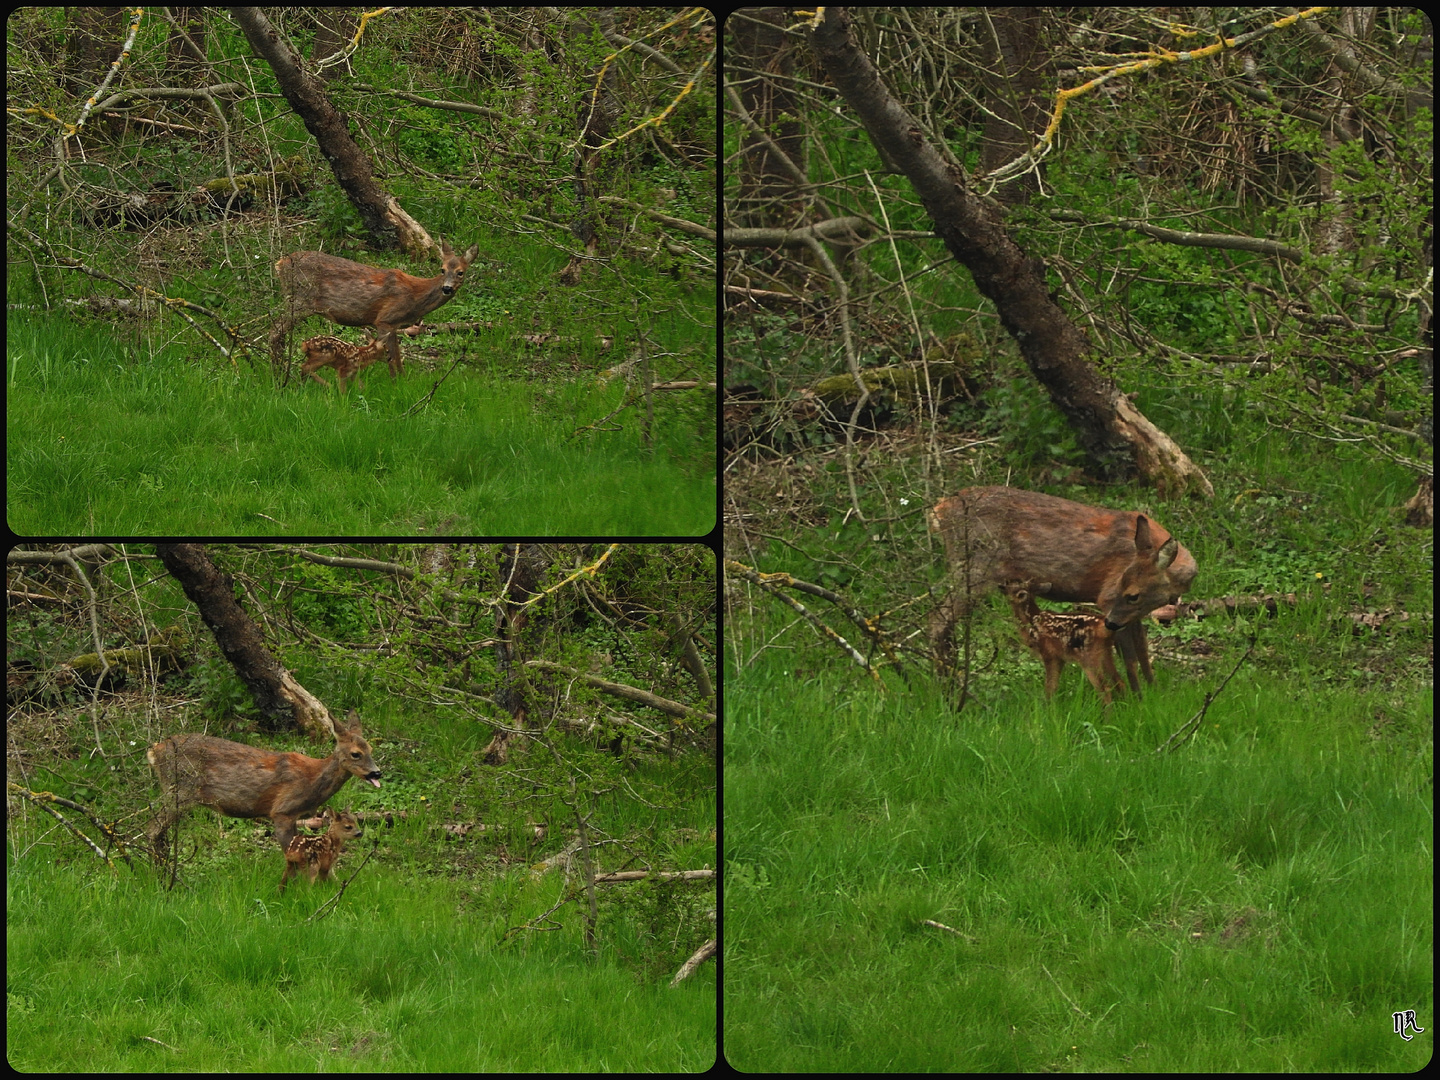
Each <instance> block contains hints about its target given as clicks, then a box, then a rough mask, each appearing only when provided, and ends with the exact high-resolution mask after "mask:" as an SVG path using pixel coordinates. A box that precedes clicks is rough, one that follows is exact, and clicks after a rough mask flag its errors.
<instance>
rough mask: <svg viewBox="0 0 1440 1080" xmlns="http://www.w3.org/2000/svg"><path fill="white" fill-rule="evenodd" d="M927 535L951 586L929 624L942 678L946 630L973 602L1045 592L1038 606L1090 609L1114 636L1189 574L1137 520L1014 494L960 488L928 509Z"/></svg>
mask: <svg viewBox="0 0 1440 1080" xmlns="http://www.w3.org/2000/svg"><path fill="white" fill-rule="evenodd" d="M930 527H931V528H932V529H933V530H935V531H936V532H938V533H940V535H941V537H942V538H943V539H944V541H945V555H946V561H947V562H948V564H949V566H950V568H951V578H952V585H953V588H952V592H951V595H950V596H949V597H948V598H947V599H946V600H945V601H944V602H943V603H942V604H941V605H940V606H939V607H938V608H937V609H936V610H935V611H934V612H932V613H931V618H930V643H931V648H932V650H933V653H934V656H935V658H936V662H937V664H938V665H939V666H940V667H941V668H942V669H948V668H949V667H950V666H951V664H952V662H953V653H954V644H953V636H954V631H955V626H956V624H957V623H958V622H959V621H960V619H962V618H963V617H964V616H965V614H966V613H967V611H968V610H969V605H970V603H971V602H972V601H973V599H974V597H976V596H978V595H981V594H983V593H984V592H987V591H989V590H990V589H993V588H996V587H997V586H1000V585H1001V584H1003V583H1004V582H1006V581H1026V580H1028V581H1032V582H1048V583H1049V589H1048V591H1046V592H1045V596H1046V598H1047V599H1051V600H1057V601H1061V602H1063V603H1076V604H1080V603H1088V604H1096V605H1098V606H1099V608H1100V611H1101V613H1102V614H1103V617H1104V622H1105V625H1106V626H1107V627H1108V628H1109V630H1110V631H1112V632H1114V631H1117V630H1119V629H1120V628H1121V627H1123V626H1128V625H1129V624H1131V623H1134V622H1137V621H1138V620H1140V619H1141V618H1143V617H1144V616H1145V615H1146V614H1148V613H1149V612H1151V611H1153V610H1154V609H1155V608H1158V607H1161V606H1162V605H1164V604H1168V603H1172V602H1173V601H1174V600H1175V599H1177V598H1178V597H1179V596H1180V594H1181V593H1183V592H1184V591H1185V590H1186V589H1188V588H1189V587H1190V583H1191V582H1192V581H1193V580H1194V578H1195V574H1196V572H1197V569H1198V568H1197V567H1196V564H1195V558H1194V556H1192V555H1191V554H1190V552H1189V551H1187V550H1186V549H1185V548H1184V547H1182V546H1181V545H1180V543H1179V542H1178V541H1177V540H1176V539H1175V538H1174V537H1173V536H1171V535H1170V534H1169V533H1168V532H1167V531H1166V530H1165V529H1164V528H1163V527H1162V526H1161V525H1160V524H1159V523H1158V522H1155V521H1152V520H1150V519H1149V518H1147V517H1146V516H1145V515H1144V514H1139V513H1136V512H1134V511H1130V510H1108V509H1104V508H1102V507H1094V506H1085V505H1084V504H1082V503H1076V502H1071V501H1070V500H1068V499H1057V498H1055V497H1054V496H1052V495H1042V494H1040V493H1039V492H1034V491H1021V490H1019V489H1018V488H1008V487H976V488H966V489H965V490H964V491H961V492H960V493H959V494H958V495H954V496H951V497H950V498H947V499H942V500H941V501H940V502H939V503H937V504H936V505H935V507H934V508H933V509H932V510H931V511H930ZM1146 663H1147V665H1148V657H1147V660H1146Z"/></svg>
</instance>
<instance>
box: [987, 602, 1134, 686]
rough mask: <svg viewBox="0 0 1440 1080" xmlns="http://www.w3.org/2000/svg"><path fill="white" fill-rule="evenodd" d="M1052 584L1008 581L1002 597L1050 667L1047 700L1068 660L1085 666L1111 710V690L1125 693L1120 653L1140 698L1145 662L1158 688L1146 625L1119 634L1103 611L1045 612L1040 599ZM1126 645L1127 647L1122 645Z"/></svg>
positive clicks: (1023, 634)
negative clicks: (1139, 672)
mask: <svg viewBox="0 0 1440 1080" xmlns="http://www.w3.org/2000/svg"><path fill="white" fill-rule="evenodd" d="M1048 585H1049V583H1045V584H1040V585H1037V584H1036V583H1035V582H1032V581H1007V582H1005V583H1004V584H1003V585H1001V586H1000V591H1001V592H1002V593H1003V594H1004V595H1005V599H1006V600H1008V601H1009V603H1010V610H1011V611H1012V612H1014V614H1015V620H1016V622H1018V623H1019V624H1020V637H1021V639H1022V640H1023V641H1024V642H1025V646H1026V647H1027V648H1028V649H1029V650H1030V651H1031V652H1032V653H1034V654H1035V656H1037V657H1038V658H1039V659H1040V661H1041V663H1043V664H1044V665H1045V696H1046V697H1047V698H1048V697H1054V696H1055V691H1056V689H1057V688H1058V687H1059V685H1060V672H1061V671H1062V670H1063V669H1064V667H1065V662H1066V661H1067V660H1068V661H1069V662H1071V663H1073V664H1079V665H1080V669H1081V670H1082V671H1084V672H1085V677H1086V678H1087V679H1089V680H1090V685H1091V686H1093V687H1095V692H1096V693H1097V694H1099V695H1100V700H1101V701H1103V702H1104V703H1105V704H1106V705H1109V704H1110V695H1111V689H1112V688H1113V689H1114V690H1118V691H1120V692H1121V693H1123V692H1124V686H1123V685H1122V684H1121V682H1120V674H1119V672H1118V671H1117V670H1116V668H1115V657H1114V652H1115V651H1118V652H1119V653H1120V655H1121V656H1122V657H1123V658H1124V660H1125V676H1126V678H1127V679H1128V680H1129V683H1130V689H1131V690H1133V691H1134V692H1135V693H1136V694H1137V695H1138V694H1139V693H1140V683H1139V680H1137V679H1136V677H1135V666H1136V664H1137V663H1140V662H1142V657H1143V665H1144V672H1145V678H1146V680H1147V681H1149V682H1154V681H1155V680H1154V676H1153V675H1152V674H1151V671H1150V652H1149V641H1148V639H1147V638H1146V636H1145V624H1144V623H1141V622H1133V623H1128V624H1127V625H1125V626H1123V627H1121V628H1120V629H1119V630H1111V629H1110V628H1109V627H1108V626H1106V625H1105V617H1104V616H1103V615H1101V614H1100V612H1099V610H1098V609H1097V610H1094V611H1068V612H1057V611H1042V610H1041V609H1040V606H1039V605H1038V604H1037V603H1035V596H1036V594H1037V593H1039V594H1043V593H1045V592H1046V591H1047V590H1048ZM1122 639H1123V642H1122Z"/></svg>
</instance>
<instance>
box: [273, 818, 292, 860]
mask: <svg viewBox="0 0 1440 1080" xmlns="http://www.w3.org/2000/svg"><path fill="white" fill-rule="evenodd" d="M270 820H271V821H272V822H274V824H275V839H276V840H277V841H278V842H279V844H280V850H281V851H284V850H285V849H286V848H288V847H289V846H290V841H291V840H293V839H295V815H294V814H276V815H274V816H273V817H272V818H271V819H270Z"/></svg>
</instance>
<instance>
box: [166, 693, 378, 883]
mask: <svg viewBox="0 0 1440 1080" xmlns="http://www.w3.org/2000/svg"><path fill="white" fill-rule="evenodd" d="M145 759H146V760H147V761H149V762H150V765H151V767H152V768H154V770H155V775H156V776H158V777H159V778H160V791H161V797H160V809H159V811H158V812H157V813H156V815H155V820H154V821H153V822H152V823H151V825H150V842H151V844H152V846H153V847H154V849H155V853H156V855H159V856H163V855H164V850H165V848H164V838H165V833H166V832H167V831H168V830H169V828H170V826H171V825H173V824H174V823H175V822H176V820H178V819H179V817H180V815H181V814H183V813H185V811H187V810H189V809H190V808H191V807H192V806H208V807H210V809H212V810H214V811H216V812H217V813H221V814H227V815H229V816H230V817H240V818H257V817H263V818H269V819H270V820H271V822H273V823H274V825H275V839H276V841H277V842H278V843H279V844H280V849H281V850H282V851H283V850H285V849H286V848H287V847H289V845H290V841H291V840H292V839H293V838H294V836H295V819H296V818H299V817H304V816H305V815H306V814H308V813H310V812H311V811H313V810H314V809H316V808H317V807H318V806H320V804H321V803H323V802H325V801H326V800H327V799H329V798H330V796H332V795H334V794H335V793H336V792H337V791H339V790H340V787H341V785H343V784H344V783H345V781H346V780H348V779H350V777H352V776H358V777H359V778H360V779H362V780H366V781H368V782H369V783H371V784H374V785H375V786H376V787H377V788H378V787H379V786H380V775H381V774H380V770H379V769H377V768H376V767H375V760H374V759H373V758H372V757H371V756H370V744H369V743H367V742H366V741H365V739H364V737H363V736H361V734H360V717H359V716H358V715H357V714H356V712H355V710H354V709H351V710H350V714H349V716H347V717H346V718H345V722H344V723H340V722H338V721H337V723H336V725H335V752H334V753H333V754H331V755H330V756H329V757H328V758H312V757H306V756H305V755H304V754H296V753H276V752H275V751H271V750H259V749H257V748H255V747H253V746H246V745H245V744H244V743H237V742H231V741H230V740H228V739H217V738H214V737H213V736H210V735H193V734H186V735H172V736H170V737H169V738H168V739H162V740H160V742H158V743H156V744H155V745H154V746H152V747H150V749H149V750H148V751H146V753H145Z"/></svg>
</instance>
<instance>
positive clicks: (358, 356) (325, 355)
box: [300, 330, 385, 394]
mask: <svg viewBox="0 0 1440 1080" xmlns="http://www.w3.org/2000/svg"><path fill="white" fill-rule="evenodd" d="M366 337H367V338H368V340H367V341H366V342H365V344H363V345H351V344H349V343H347V342H344V341H341V340H340V339H339V338H337V337H331V336H330V335H329V334H321V335H320V336H319V337H312V338H310V339H309V340H308V341H306V342H304V343H303V344H302V345H301V346H300V348H301V350H302V351H303V352H304V353H305V362H304V363H303V364H301V365H300V374H301V375H309V376H310V378H312V379H314V380H315V381H316V382H318V383H319V384H320V385H321V386H323V387H325V388H326V389H329V387H330V384H329V383H328V382H326V381H325V380H324V379H322V378H320V375H319V374H318V369H320V368H322V367H333V368H334V369H335V381H336V382H337V383H338V384H339V387H340V392H341V393H342V394H343V393H344V392H345V380H346V379H348V378H350V377H351V376H353V375H356V374H357V373H358V372H362V371H364V370H365V369H366V368H367V367H369V366H370V365H371V364H373V363H375V361H376V360H379V359H380V358H381V357H382V356H384V355H385V339H384V338H377V337H370V335H369V331H368V330H367V331H366ZM357 381H358V382H359V383H360V388H361V389H362V390H363V389H364V388H365V377H364V376H363V375H361V376H359V378H358V380H357Z"/></svg>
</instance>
